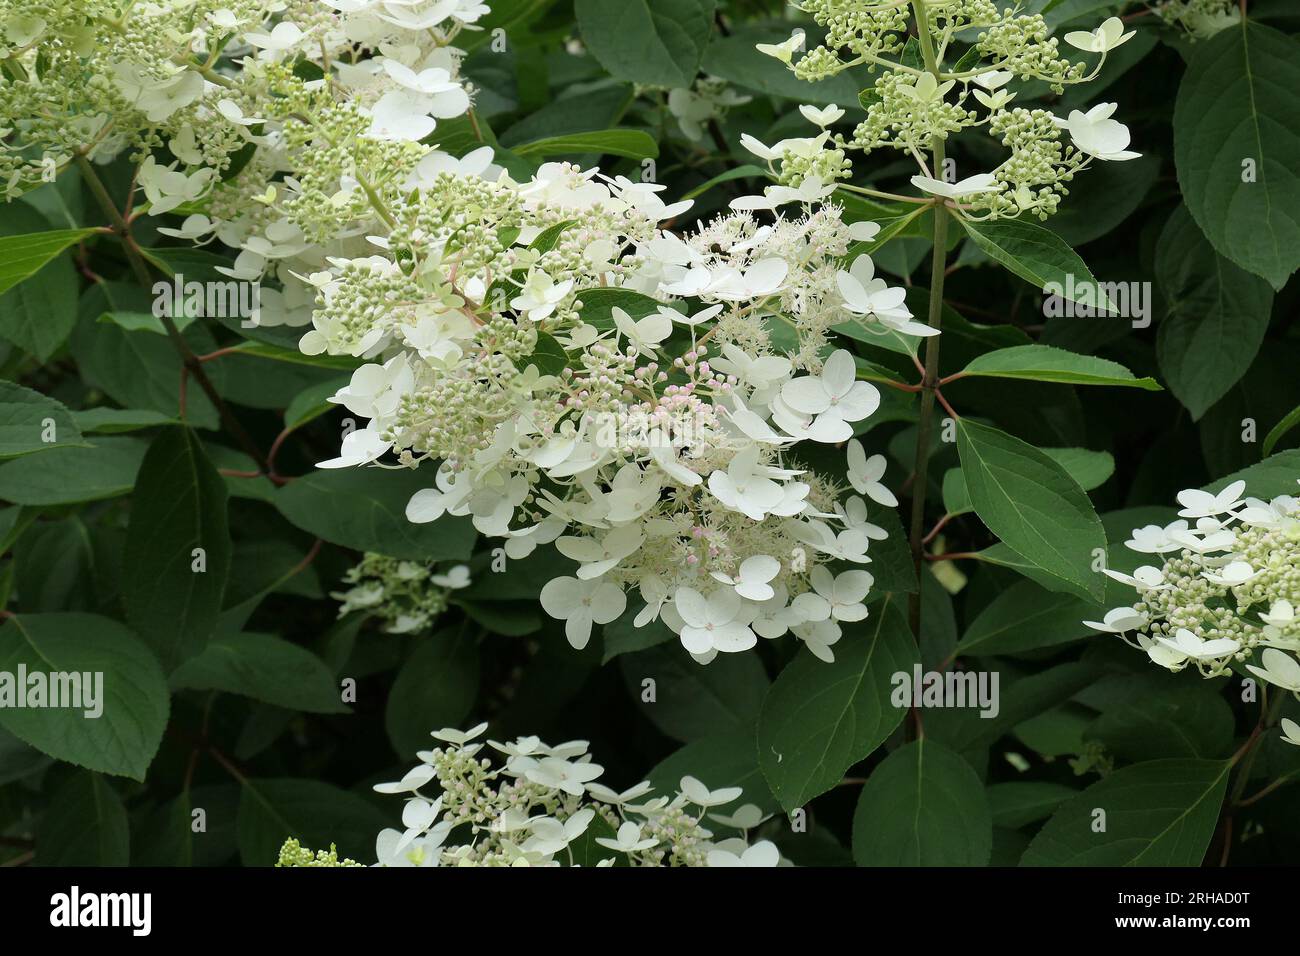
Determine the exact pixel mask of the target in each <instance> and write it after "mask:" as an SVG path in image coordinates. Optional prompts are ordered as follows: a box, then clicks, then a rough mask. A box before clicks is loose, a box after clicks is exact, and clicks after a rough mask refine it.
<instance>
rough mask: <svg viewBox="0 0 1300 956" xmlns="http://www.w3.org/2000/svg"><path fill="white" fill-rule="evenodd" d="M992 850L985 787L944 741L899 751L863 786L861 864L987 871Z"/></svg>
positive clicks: (858, 824) (857, 825)
mask: <svg viewBox="0 0 1300 956" xmlns="http://www.w3.org/2000/svg"><path fill="white" fill-rule="evenodd" d="M992 850H993V820H992V817H991V815H990V813H989V802H988V797H987V796H985V793H984V787H983V785H982V784H981V783H980V780H979V777H977V776H976V775H975V771H974V770H972V769H971V767H970V764H968V763H967V762H966V761H965V760H963V759H962V758H961V757H959V756H957V755H956V754H955V753H953V752H952V751H951V750H948V749H947V748H945V747H944V746H943V745H942V744H937V743H935V742H933V741H931V740H926V739H921V740H916V741H913V742H912V743H910V744H907V745H905V746H903V747H899V748H898V749H897V750H895V751H894V752H893V753H891V754H890V755H889V756H888V757H886V758H885V759H884V762H882V763H881V764H880V766H878V767H876V769H875V770H873V771H872V772H871V776H870V777H868V778H867V782H866V784H865V785H864V786H863V787H862V794H861V796H860V797H859V798H858V806H857V809H856V810H855V811H854V813H853V859H854V861H855V862H856V863H857V864H858V866H986V865H988V862H989V854H990V853H991V852H992Z"/></svg>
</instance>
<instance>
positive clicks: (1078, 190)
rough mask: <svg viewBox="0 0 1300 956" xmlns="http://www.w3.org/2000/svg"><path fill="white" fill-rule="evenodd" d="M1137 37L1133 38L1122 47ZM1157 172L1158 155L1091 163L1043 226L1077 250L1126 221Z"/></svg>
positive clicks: (1150, 186)
mask: <svg viewBox="0 0 1300 956" xmlns="http://www.w3.org/2000/svg"><path fill="white" fill-rule="evenodd" d="M1139 39H1140V37H1134V38H1133V39H1132V40H1129V41H1128V43H1126V44H1125V47H1126V48H1127V47H1128V46H1129V45H1131V44H1134V43H1136V42H1138V40H1139ZM1108 63H1109V58H1108ZM1090 85H1091V84H1085V87H1086V86H1090ZM1060 115H1065V114H1064V113H1061V114H1060ZM1159 175H1160V157H1159V156H1153V155H1147V156H1141V157H1139V158H1138V159H1134V160H1131V161H1129V162H1123V163H1093V164H1092V166H1091V167H1089V169H1088V171H1087V173H1086V174H1085V175H1082V176H1076V177H1075V179H1074V181H1073V182H1071V183H1070V195H1069V198H1068V199H1066V200H1065V202H1063V203H1061V207H1060V211H1059V212H1057V213H1056V215H1054V216H1052V218H1051V219H1049V220H1047V222H1046V223H1045V224H1044V225H1046V226H1047V228H1048V229H1050V230H1052V232H1054V233H1056V234H1057V235H1058V236H1060V237H1061V238H1062V239H1064V240H1065V241H1066V243H1068V244H1069V245H1070V246H1072V247H1074V248H1076V249H1077V248H1078V247H1079V246H1082V245H1084V244H1085V243H1089V242H1092V241H1094V240H1096V239H1100V238H1101V237H1102V236H1105V235H1108V234H1110V233H1111V232H1113V231H1114V230H1116V229H1118V228H1119V227H1120V226H1122V225H1123V224H1124V223H1125V222H1127V221H1128V219H1129V217H1130V216H1132V215H1133V214H1134V213H1135V212H1137V210H1138V207H1139V206H1140V205H1141V203H1142V200H1143V199H1145V198H1146V196H1147V194H1148V193H1150V192H1151V188H1152V187H1153V186H1154V185H1155V182H1156V178H1157V177H1158V176H1159Z"/></svg>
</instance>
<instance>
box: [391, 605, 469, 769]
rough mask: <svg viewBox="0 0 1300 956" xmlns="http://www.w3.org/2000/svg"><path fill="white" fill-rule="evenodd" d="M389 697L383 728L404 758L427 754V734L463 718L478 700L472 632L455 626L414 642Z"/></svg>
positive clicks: (450, 725) (453, 724)
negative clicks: (416, 753)
mask: <svg viewBox="0 0 1300 956" xmlns="http://www.w3.org/2000/svg"><path fill="white" fill-rule="evenodd" d="M416 640H417V641H418V642H419V643H417V644H416V645H415V651H414V653H412V654H411V656H410V657H409V658H407V660H406V663H404V664H403V665H402V668H401V670H399V671H398V672H397V679H396V680H394V681H393V685H392V688H391V689H390V690H389V692H388V704H387V706H386V707H385V709H384V726H385V728H387V730H388V739H389V740H390V741H392V744H393V749H394V750H395V751H396V752H397V753H398V754H400V755H401V756H402V757H403V758H408V757H409V756H410V755H411V754H413V753H415V752H416V751H417V750H427V749H428V747H429V741H430V737H429V733H430V732H431V731H434V730H437V729H438V728H439V727H454V726H457V725H459V724H460V722H461V721H462V720H464V719H465V715H466V714H468V713H469V711H470V708H471V707H473V706H474V701H475V699H476V698H477V697H478V684H479V671H478V666H479V661H478V645H477V643H476V642H475V640H474V632H473V629H471V628H467V627H459V628H456V629H448V630H443V631H439V632H438V633H436V634H432V635H429V636H425V637H419V638H417V639H416Z"/></svg>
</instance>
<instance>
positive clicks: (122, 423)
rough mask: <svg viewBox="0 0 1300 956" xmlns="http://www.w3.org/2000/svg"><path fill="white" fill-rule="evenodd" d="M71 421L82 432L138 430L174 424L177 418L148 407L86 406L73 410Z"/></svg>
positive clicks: (115, 432) (108, 432)
mask: <svg viewBox="0 0 1300 956" xmlns="http://www.w3.org/2000/svg"><path fill="white" fill-rule="evenodd" d="M72 415H73V423H74V424H75V425H77V427H78V428H79V429H81V431H82V433H83V434H121V433H122V432H139V431H142V429H144V428H153V427H155V425H175V424H179V423H178V421H177V420H175V419H173V418H169V416H168V415H164V414H162V412H157V411H151V410H148V408H109V407H107V406H104V407H100V408H86V410H83V411H74V412H73V414H72Z"/></svg>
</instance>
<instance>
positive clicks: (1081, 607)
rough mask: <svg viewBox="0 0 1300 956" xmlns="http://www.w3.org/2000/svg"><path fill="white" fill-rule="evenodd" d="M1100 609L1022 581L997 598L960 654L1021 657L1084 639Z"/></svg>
mask: <svg viewBox="0 0 1300 956" xmlns="http://www.w3.org/2000/svg"><path fill="white" fill-rule="evenodd" d="M1099 607H1100V605H1098V604H1097V603H1096V602H1093V601H1084V600H1082V599H1080V598H1078V597H1075V596H1074V595H1073V594H1066V593H1064V592H1060V591H1047V590H1044V589H1043V588H1041V587H1039V586H1038V585H1037V584H1035V583H1034V582H1033V581H1018V582H1016V583H1015V584H1013V585H1012V586H1011V587H1009V588H1007V589H1006V590H1005V591H1003V592H1001V593H1000V594H999V595H998V596H997V597H995V598H994V599H993V600H992V601H991V602H990V603H989V605H988V606H987V607H985V608H984V610H982V611H981V612H980V613H979V615H978V616H977V617H976V618H975V620H974V621H972V622H971V625H970V627H969V628H967V629H966V633H965V634H964V635H962V639H961V643H960V644H959V645H958V647H957V652H958V653H959V654H962V655H967V654H982V655H989V654H1018V653H1023V652H1024V651H1032V650H1037V649H1038V648H1040V647H1054V646H1056V645H1058V644H1066V643H1069V642H1070V641H1073V640H1076V639H1078V638H1081V637H1084V636H1086V635H1087V634H1089V633H1090V632H1089V630H1088V628H1087V627H1085V626H1084V624H1083V622H1084V621H1085V620H1097V618H1095V617H1091V615H1094V614H1096V613H1098V610H1099Z"/></svg>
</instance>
